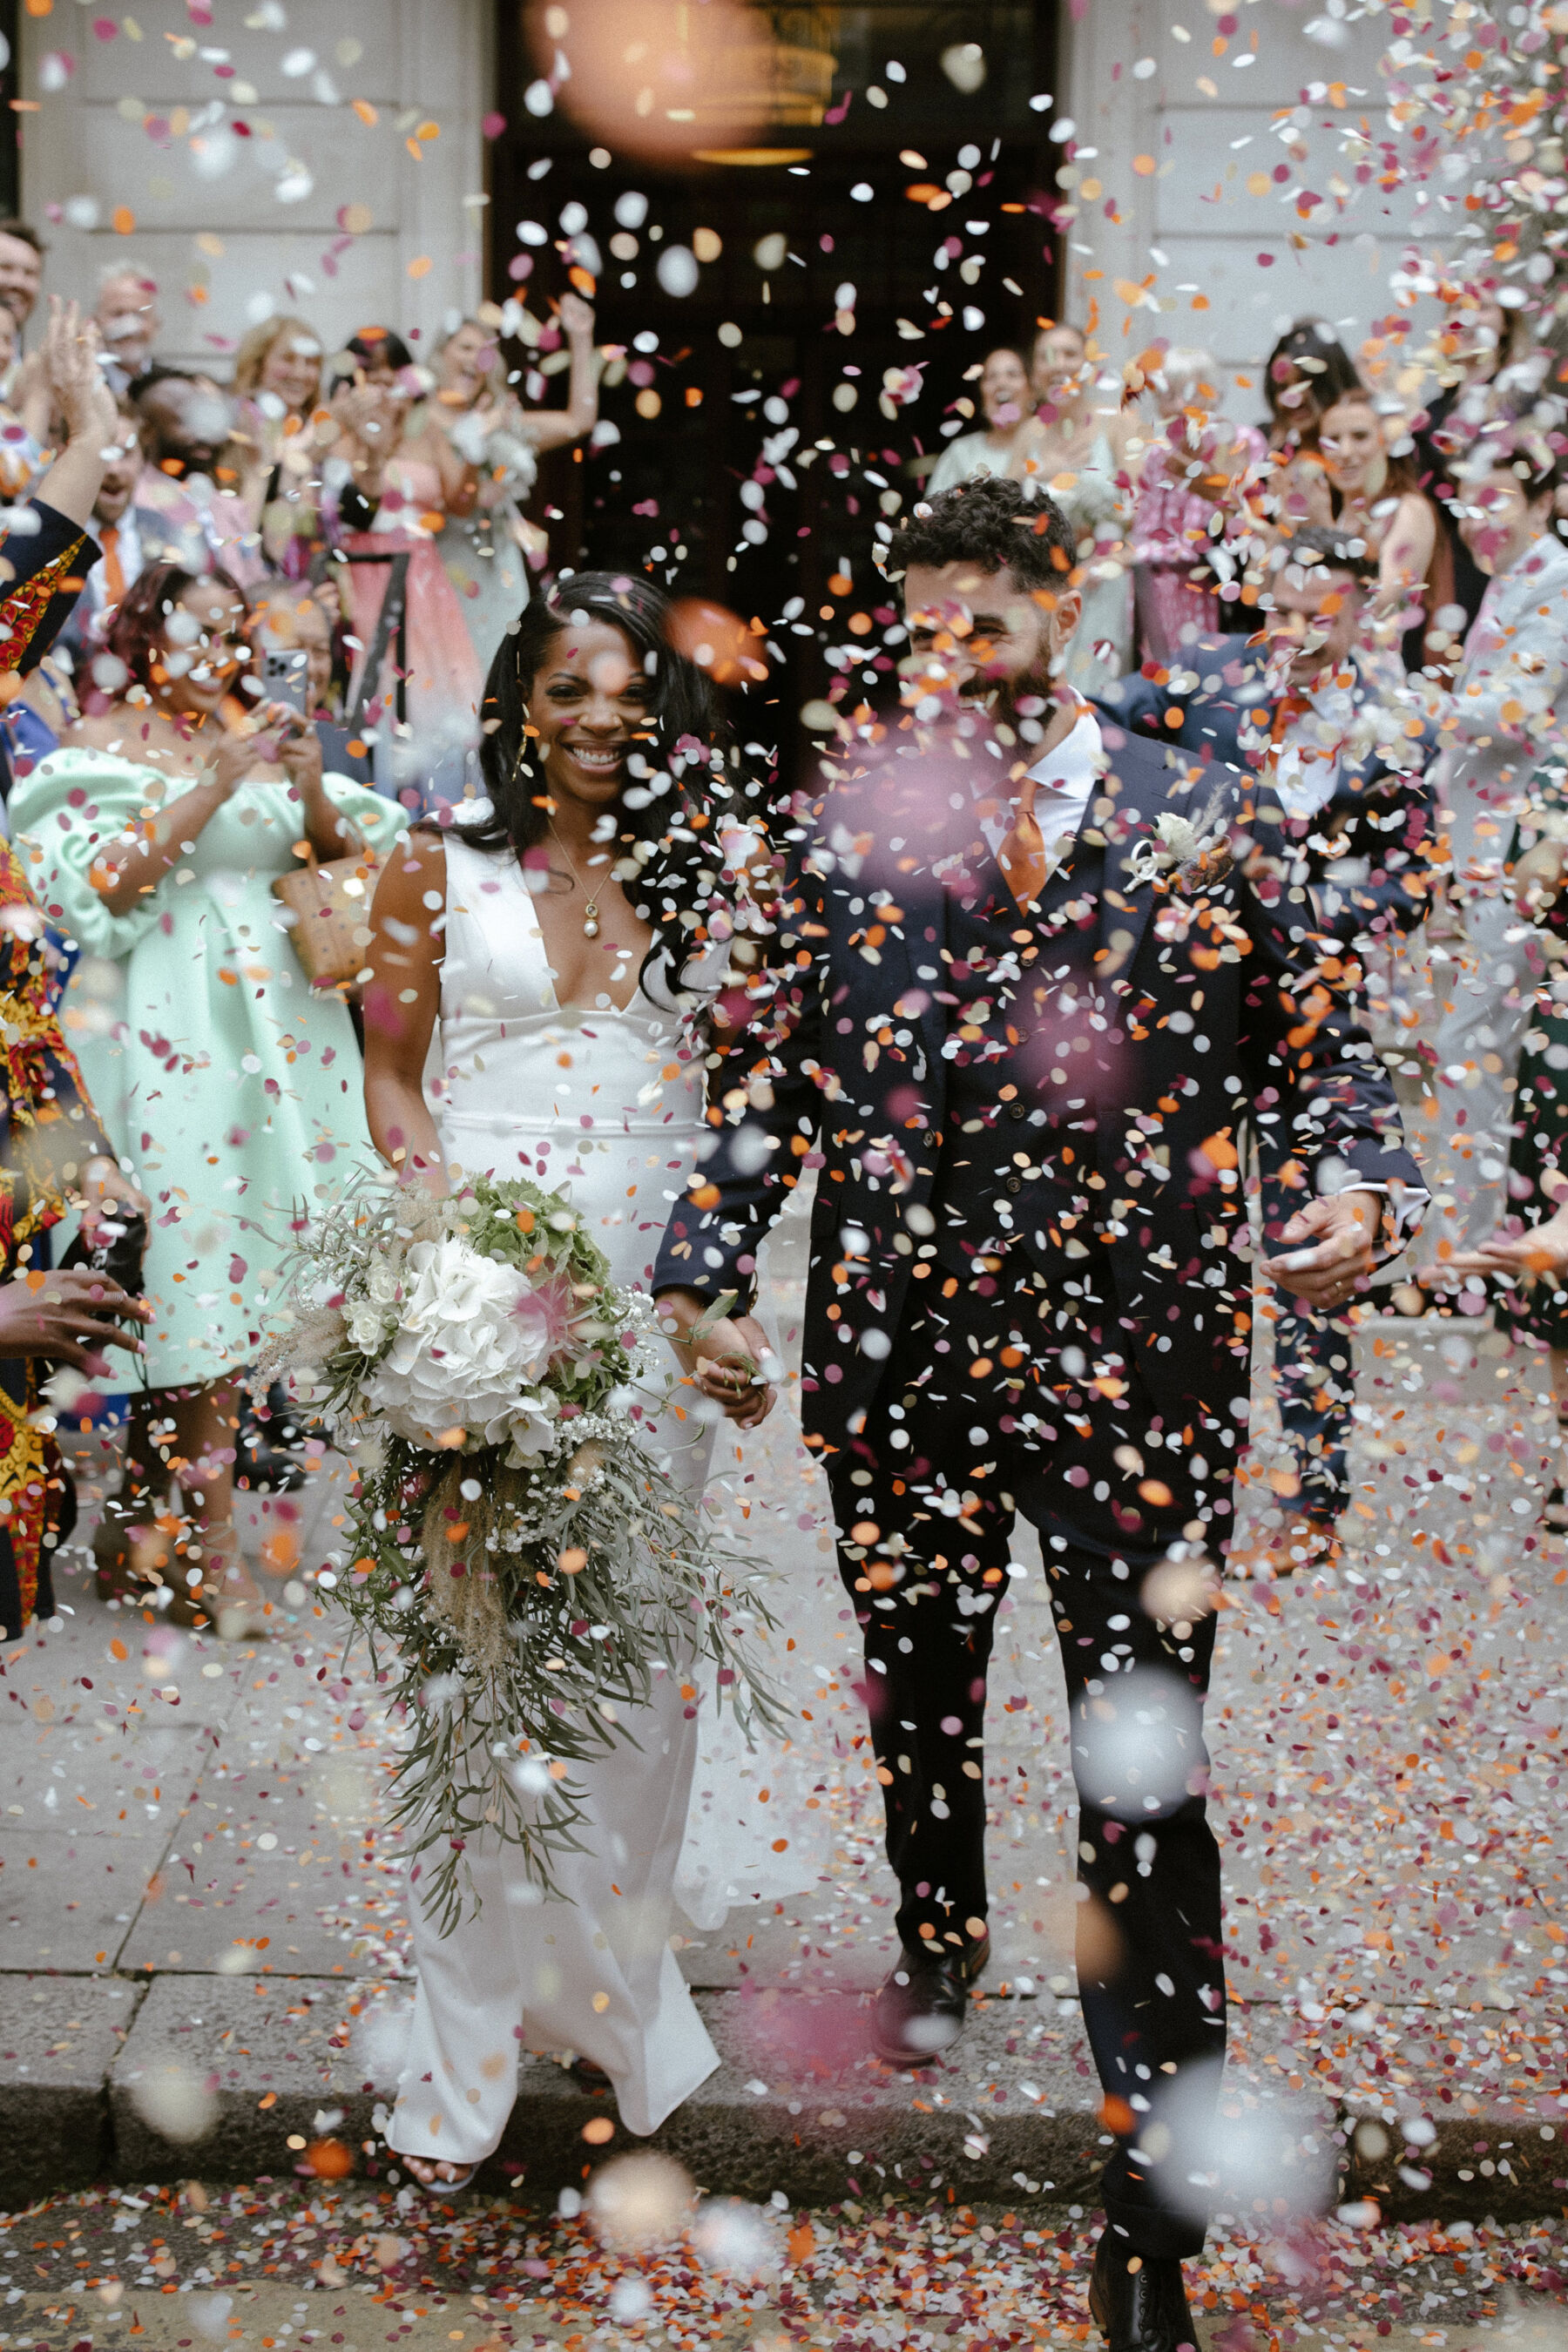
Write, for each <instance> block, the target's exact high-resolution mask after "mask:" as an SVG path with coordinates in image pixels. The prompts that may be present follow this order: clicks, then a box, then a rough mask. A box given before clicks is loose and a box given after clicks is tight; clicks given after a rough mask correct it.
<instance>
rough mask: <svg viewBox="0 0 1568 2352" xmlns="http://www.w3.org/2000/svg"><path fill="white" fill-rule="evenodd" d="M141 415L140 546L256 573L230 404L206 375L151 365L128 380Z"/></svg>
mask: <svg viewBox="0 0 1568 2352" xmlns="http://www.w3.org/2000/svg"><path fill="white" fill-rule="evenodd" d="M130 398H131V401H132V405H133V406H134V408H135V410H136V413H137V415H139V416H140V418H141V420H142V460H143V462H142V473H141V477H140V478H139V480H138V482H137V485H136V506H137V509H138V512H139V516H140V519H141V530H142V548H143V551H144V553H145V555H146V557H147V558H148V560H149V561H153V560H154V559H156V560H157V561H159V562H165V563H178V564H179V565H180V566H181V567H182V569H184V570H185V571H187V572H208V571H211V570H212V569H213V568H214V566H215V565H222V566H223V568H224V569H225V570H226V571H229V572H233V573H235V574H236V575H237V576H241V577H252V578H255V577H259V576H260V572H261V568H262V566H261V556H260V540H259V534H258V530H257V526H256V520H255V511H254V509H255V503H256V502H255V499H254V495H253V494H252V495H250V496H247V489H249V490H251V491H252V493H253V489H254V486H253V485H252V484H248V483H247V477H246V459H245V455H244V453H242V452H240V451H238V450H237V449H236V448H235V446H234V440H233V435H234V409H233V406H232V404H231V403H230V401H229V399H228V396H227V394H226V393H225V392H223V391H222V389H221V388H220V387H219V386H218V385H217V384H216V383H214V382H213V380H212V378H211V377H210V376H197V375H190V374H187V373H185V372H184V370H183V369H181V368H166V367H152V368H150V369H149V370H148V371H147V373H146V374H145V375H143V376H141V377H139V378H138V379H137V381H136V383H133V384H132V387H131V393H130Z"/></svg>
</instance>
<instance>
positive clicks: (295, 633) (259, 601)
mask: <svg viewBox="0 0 1568 2352" xmlns="http://www.w3.org/2000/svg"><path fill="white" fill-rule="evenodd" d="M331 602H332V590H331V583H325V584H324V585H323V586H322V587H321V588H320V589H317V588H313V587H312V586H311V585H310V582H309V581H305V580H271V581H268V582H267V583H265V584H264V585H263V586H262V587H260V588H258V590H257V591H256V594H255V602H254V604H253V605H252V608H251V613H250V620H249V624H248V629H249V636H250V641H251V643H252V645H253V646H255V648H256V651H257V653H258V656H261V658H262V660H265V656H267V655H268V653H272V652H279V653H291V654H295V655H298V656H301V657H302V664H303V677H304V689H305V696H304V709H305V716H306V718H307V719H309V720H310V724H311V726H312V727H313V728H314V729H315V730H316V740H317V742H318V743H319V744H320V745H321V763H322V766H323V767H324V768H325V770H326V772H327V773H328V774H329V775H332V776H349V777H352V778H353V781H354V782H355V783H360V784H374V782H375V768H374V761H373V760H372V758H371V753H370V748H369V746H368V745H367V744H365V743H363V742H362V741H361V740H359V739H358V738H356V737H355V736H354V735H353V732H352V730H351V729H350V728H349V726H348V724H347V722H346V720H345V719H344V718H343V716H342V698H341V696H340V694H339V691H338V662H337V654H336V647H335V646H334V644H333V635H332V620H331V615H330V612H329V606H330V605H331ZM250 684H251V685H252V686H254V687H255V688H257V691H258V697H259V698H261V699H263V700H264V699H265V695H264V694H263V693H262V692H261V677H260V672H259V668H258V670H257V674H256V676H255V677H252V678H251V680H250ZM351 744H352V745H353V749H352V750H351V748H350V746H351Z"/></svg>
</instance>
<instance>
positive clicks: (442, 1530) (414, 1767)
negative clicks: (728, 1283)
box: [264, 1178, 776, 1930]
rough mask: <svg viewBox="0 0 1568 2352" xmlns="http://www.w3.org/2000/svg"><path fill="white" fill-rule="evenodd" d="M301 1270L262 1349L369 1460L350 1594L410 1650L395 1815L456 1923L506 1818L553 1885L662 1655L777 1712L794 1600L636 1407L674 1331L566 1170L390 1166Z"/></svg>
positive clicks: (312, 1242) (335, 1215) (372, 1634)
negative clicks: (579, 1200) (784, 1612)
mask: <svg viewBox="0 0 1568 2352" xmlns="http://www.w3.org/2000/svg"><path fill="white" fill-rule="evenodd" d="M288 1272H289V1289H288V1294H287V1297H288V1317H287V1320H286V1322H285V1325H284V1328H282V1330H281V1331H280V1333H279V1336H278V1338H277V1339H274V1341H273V1342H272V1345H271V1349H270V1351H269V1360H268V1364H267V1365H266V1366H265V1367H264V1370H266V1371H267V1372H268V1373H270V1372H271V1371H272V1370H274V1369H275V1368H277V1367H282V1368H286V1369H287V1370H288V1371H289V1374H290V1376H291V1377H292V1379H293V1381H294V1382H295V1385H296V1387H297V1389H299V1391H300V1393H301V1394H308V1395H309V1398H310V1402H311V1403H312V1404H313V1406H314V1407H315V1409H316V1411H317V1412H319V1413H320V1414H321V1417H322V1419H323V1420H325V1421H326V1422H327V1423H329V1425H330V1426H331V1430H332V1433H333V1435H334V1437H335V1439H336V1441H337V1443H338V1444H340V1445H341V1446H342V1448H343V1450H344V1451H345V1452H347V1453H348V1454H351V1455H352V1456H353V1459H354V1460H355V1462H356V1464H357V1465H358V1470H359V1477H358V1484H357V1486H356V1489H355V1494H354V1501H353V1517H352V1521H351V1525H350V1528H349V1537H350V1540H351V1541H352V1543H353V1564H352V1566H351V1567H350V1569H349V1570H348V1573H347V1576H346V1578H345V1579H344V1580H343V1582H342V1600H343V1601H344V1604H345V1606H346V1608H347V1610H348V1612H349V1614H350V1615H351V1617H352V1618H353V1621H354V1623H355V1626H356V1628H357V1629H359V1630H360V1631H363V1633H364V1634H365V1635H366V1636H367V1638H368V1641H369V1643H370V1647H371V1653H372V1657H373V1660H374V1661H376V1662H377V1663H379V1661H380V1658H381V1655H382V1654H383V1652H384V1650H390V1651H392V1652H394V1653H395V1660H396V1667H395V1673H396V1681H395V1694H394V1695H395V1697H396V1698H397V1699H399V1700H400V1701H401V1702H402V1705H403V1707H404V1710H405V1719H406V1723H407V1727H408V1729H407V1733H406V1738H405V1752H404V1754H403V1756H402V1759H401V1761H400V1762H399V1764H398V1767H397V1770H396V1773H395V1780H394V1788H395V1801H394V1813H395V1818H396V1819H398V1820H399V1821H401V1822H403V1823H404V1824H405V1827H406V1828H407V1830H408V1831H409V1832H410V1835H411V1840H412V1843H413V1848H414V1859H415V1861H416V1864H417V1865H418V1868H419V1872H420V1878H421V1886H422V1892H423V1894H424V1895H425V1897H426V1901H427V1902H430V1901H432V1900H433V1905H434V1907H436V1908H437V1910H438V1913H439V1916H440V1917H441V1921H442V1925H443V1927H444V1928H445V1929H448V1930H449V1929H450V1927H452V1926H454V1925H455V1924H456V1923H457V1921H458V1918H460V1917H461V1916H462V1912H463V1908H464V1901H465V1895H466V1894H467V1892H468V1878H467V1874H466V1872H465V1870H464V1867H463V1860H462V1857H463V1851H464V1847H465V1845H466V1843H467V1842H468V1840H469V1839H471V1838H473V1837H476V1836H478V1835H479V1834H480V1833H481V1832H486V1831H489V1832H493V1833H495V1834H498V1835H500V1837H502V1838H503V1839H505V1840H507V1841H508V1842H509V1843H515V1844H517V1845H519V1846H521V1848H522V1850H523V1852H524V1854H525V1856H526V1858H527V1862H528V1865H529V1867H530V1868H531V1871H532V1872H533V1873H534V1874H535V1876H536V1877H537V1878H538V1879H539V1880H540V1882H541V1883H542V1884H543V1885H549V1884H550V1883H551V1862H552V1856H554V1855H556V1854H558V1853H560V1852H561V1851H562V1850H563V1848H570V1847H574V1846H576V1845H577V1843H578V1840H577V1838H576V1836H575V1834H574V1830H575V1824H576V1823H577V1822H578V1821H579V1820H580V1819H581V1804H580V1799H579V1795H578V1792H577V1791H576V1790H574V1786H573V1778H572V1774H573V1767H574V1765H576V1764H580V1763H582V1762H584V1761H585V1760H587V1759H591V1758H593V1757H594V1756H595V1755H599V1754H602V1753H603V1752H604V1750H605V1748H608V1747H609V1746H610V1745H611V1744H612V1742H613V1741H614V1740H615V1739H616V1738H626V1737H630V1736H631V1734H630V1731H629V1729H628V1727H627V1726H626V1719H625V1718H626V1712H627V1710H628V1709H632V1708H635V1707H637V1706H638V1705H639V1704H640V1703H642V1702H643V1701H645V1700H646V1699H647V1697H648V1696H649V1695H650V1693H651V1691H652V1688H653V1685H654V1678H655V1676H656V1675H659V1674H671V1675H677V1676H679V1677H681V1678H682V1679H684V1678H685V1677H686V1676H688V1675H689V1673H690V1671H691V1669H692V1667H693V1666H694V1665H696V1664H698V1663H699V1662H700V1661H706V1662H707V1663H708V1664H711V1665H712V1666H714V1667H715V1668H716V1669H717V1677H718V1685H719V1691H720V1696H721V1700H722V1698H723V1697H724V1696H729V1697H730V1698H731V1702H732V1704H733V1705H734V1706H735V1707H736V1710H737V1713H738V1714H739V1715H740V1717H741V1718H742V1721H743V1722H749V1721H750V1720H751V1719H752V1717H761V1718H762V1719H763V1720H765V1721H771V1720H773V1719H774V1718H775V1716H776V1709H775V1707H774V1704H773V1700H772V1699H771V1698H770V1696H769V1695H768V1693H767V1691H766V1689H765V1687H764V1686H763V1685H762V1684H761V1683H760V1682H759V1680H758V1678H757V1676H756V1675H755V1673H754V1672H752V1671H750V1670H749V1669H748V1667H747V1665H746V1664H745V1663H744V1662H743V1659H742V1652H741V1646H740V1644H741V1640H742V1636H743V1635H744V1634H745V1633H746V1632H747V1631H748V1630H751V1629H754V1628H757V1627H766V1626H767V1625H769V1624H770V1623H771V1622H772V1620H771V1618H770V1616H769V1615H768V1612H766V1610H765V1608H764V1607H763V1603H762V1602H761V1601H760V1600H759V1598H758V1596H757V1593H756V1591H755V1590H754V1580H755V1576H756V1570H755V1569H754V1568H753V1566H752V1563H751V1562H749V1561H747V1560H745V1559H742V1558H740V1557H738V1556H736V1555H733V1554H731V1553H730V1552H729V1551H728V1550H727V1549H725V1548H724V1547H723V1546H722V1545H721V1543H720V1541H719V1540H718V1538H717V1536H716V1533H715V1531H714V1529H713V1528H712V1527H711V1526H710V1524H709V1523H707V1522H705V1521H704V1519H703V1518H702V1517H701V1516H700V1511H699V1509H698V1507H697V1500H696V1498H693V1497H690V1496H687V1495H685V1494H684V1493H682V1491H681V1490H680V1489H679V1487H678V1486H676V1484H675V1482H674V1481H673V1480H672V1479H671V1478H670V1476H669V1475H668V1471H667V1470H666V1469H665V1467H664V1466H663V1465H662V1463H661V1462H660V1460H659V1458H658V1454H657V1453H656V1452H655V1450H654V1448H653V1446H652V1445H651V1444H649V1443H648V1440H647V1436H646V1435H645V1434H644V1433H643V1432H642V1430H641V1429H640V1427H639V1425H638V1424H639V1412H638V1407H637V1403H636V1402H635V1399H628V1398H627V1396H626V1393H625V1391H626V1384H627V1383H628V1382H629V1381H631V1380H632V1378H633V1376H634V1360H635V1357H636V1355H637V1350H638V1349H640V1348H642V1347H644V1346H646V1345H647V1344H649V1342H650V1341H653V1344H656V1345H662V1342H658V1341H657V1340H654V1336H653V1335H654V1317H653V1311H652V1308H651V1306H650V1305H649V1303H648V1302H647V1300H645V1299H641V1298H639V1297H637V1296H636V1295H635V1294H629V1293H626V1292H623V1291H618V1290H616V1288H615V1287H614V1286H612V1285H611V1282H610V1279H609V1269H608V1267H607V1265H606V1264H605V1258H604V1256H603V1255H602V1253H601V1252H600V1251H599V1250H598V1248H597V1247H596V1246H595V1244H594V1243H593V1242H592V1241H591V1240H590V1239H589V1238H588V1236H587V1234H585V1233H584V1231H583V1229H582V1226H581V1224H580V1223H579V1221H578V1219H577V1217H576V1215H575V1214H574V1212H573V1210H572V1207H571V1205H570V1203H569V1202H568V1201H566V1200H565V1199H564V1198H563V1195H561V1194H560V1193H556V1192H546V1191H544V1190H543V1189H542V1187H541V1186H539V1185H537V1184H531V1183H529V1182H527V1181H524V1180H521V1179H513V1180H511V1181H506V1182H500V1183H498V1182H493V1181H490V1180H489V1179H488V1178H482V1179H479V1181H475V1182H474V1183H472V1184H470V1185H469V1186H468V1188H467V1189H466V1190H465V1191H464V1192H461V1193H460V1194H458V1196H457V1197H455V1198H453V1199H448V1200H437V1199H435V1198H434V1197H432V1196H431V1195H430V1194H428V1193H426V1192H420V1191H418V1190H416V1189H411V1188H409V1187H406V1186H402V1185H398V1184H396V1183H395V1182H393V1181H390V1180H386V1181H371V1182H367V1183H364V1184H363V1185H360V1186H357V1187H354V1188H353V1189H351V1190H350V1191H349V1192H346V1193H345V1194H344V1195H343V1196H342V1198H340V1199H339V1200H338V1201H337V1202H334V1203H333V1204H332V1205H331V1206H330V1207H329V1208H328V1209H327V1210H325V1211H324V1213H322V1214H321V1215H320V1216H319V1217H317V1218H316V1219H315V1220H314V1221H313V1223H312V1224H311V1226H310V1230H309V1232H308V1234H306V1236H305V1238H304V1239H303V1240H302V1242H301V1243H300V1246H299V1248H298V1249H297V1250H296V1252H295V1254H294V1257H293V1260H292V1263H291V1265H290V1266H289V1269H288Z"/></svg>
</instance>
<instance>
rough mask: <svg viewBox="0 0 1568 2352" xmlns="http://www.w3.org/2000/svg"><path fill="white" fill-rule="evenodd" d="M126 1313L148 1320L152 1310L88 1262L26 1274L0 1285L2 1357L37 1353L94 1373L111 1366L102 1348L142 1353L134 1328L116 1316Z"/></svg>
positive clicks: (54, 1362) (48, 1359)
mask: <svg viewBox="0 0 1568 2352" xmlns="http://www.w3.org/2000/svg"><path fill="white" fill-rule="evenodd" d="M126 1315H129V1316H132V1317H134V1318H135V1319H136V1321H138V1322H140V1323H148V1322H151V1320H152V1318H153V1309H152V1308H151V1307H149V1306H148V1304H147V1302H146V1300H145V1299H144V1298H132V1297H131V1296H130V1294H129V1292H127V1291H124V1290H121V1287H120V1285H119V1284H118V1283H117V1282H111V1281H110V1279H109V1277H108V1276H107V1275H102V1274H94V1273H93V1271H92V1269H91V1268H90V1267H89V1266H84V1265H72V1266H62V1267H60V1268H58V1270H57V1271H56V1272H54V1273H52V1274H42V1275H38V1274H35V1275H26V1274H25V1275H23V1276H20V1277H19V1278H18V1279H17V1280H16V1281H15V1282H7V1283H5V1284H0V1358H9V1359H15V1358H16V1357H28V1356H34V1357H41V1358H43V1359H44V1360H45V1361H46V1362H48V1363H51V1364H71V1365H74V1366H75V1368H76V1370H78V1371H79V1372H86V1373H87V1374H88V1375H89V1378H96V1377H97V1376H98V1375H100V1373H102V1372H105V1371H107V1370H108V1369H109V1362H108V1359H107V1357H106V1356H105V1355H104V1352H103V1351H104V1349H106V1348H124V1349H128V1350H129V1352H130V1353H131V1354H132V1355H133V1356H139V1355H141V1354H142V1352H143V1350H142V1342H141V1340H140V1339H137V1337H136V1336H135V1334H134V1332H132V1331H122V1330H121V1329H120V1328H119V1324H118V1321H117V1319H116V1318H119V1317H121V1316H126Z"/></svg>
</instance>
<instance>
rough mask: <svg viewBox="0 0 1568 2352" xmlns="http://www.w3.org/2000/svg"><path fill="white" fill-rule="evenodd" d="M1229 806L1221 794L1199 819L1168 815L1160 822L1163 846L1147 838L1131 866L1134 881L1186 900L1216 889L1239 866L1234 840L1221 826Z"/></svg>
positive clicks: (1136, 849) (1156, 828) (1158, 819)
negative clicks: (1233, 850) (1198, 892)
mask: <svg viewBox="0 0 1568 2352" xmlns="http://www.w3.org/2000/svg"><path fill="white" fill-rule="evenodd" d="M1223 800H1224V795H1223V793H1215V796H1214V798H1213V799H1212V800H1211V801H1210V803H1209V804H1208V806H1207V808H1206V809H1205V811H1204V813H1203V814H1202V816H1200V817H1196V818H1194V817H1187V816H1178V815H1177V814H1175V812H1174V810H1173V809H1162V811H1161V812H1160V814H1159V815H1158V816H1157V817H1156V818H1155V819H1154V832H1155V833H1156V834H1157V835H1158V836H1159V839H1158V841H1157V842H1156V841H1155V840H1153V839H1152V838H1151V837H1150V836H1149V835H1144V837H1143V839H1142V841H1140V842H1139V843H1138V844H1137V845H1136V846H1135V847H1134V849H1133V851H1132V854H1131V856H1130V857H1129V859H1128V861H1127V866H1128V872H1129V874H1130V875H1131V878H1132V880H1133V881H1134V882H1135V883H1136V884H1137V885H1138V886H1139V887H1142V886H1143V885H1144V884H1145V883H1148V884H1152V887H1154V888H1155V889H1156V890H1161V891H1174V892H1176V893H1177V894H1179V895H1180V896H1182V897H1184V898H1190V897H1192V896H1193V895H1194V893H1195V892H1197V891H1200V890H1213V889H1216V888H1217V887H1218V886H1219V884H1220V883H1222V882H1223V881H1224V880H1225V878H1226V875H1227V874H1228V873H1229V872H1230V870H1231V867H1232V866H1234V865H1235V863H1236V858H1235V856H1234V854H1233V852H1232V850H1231V845H1230V835H1229V834H1228V832H1227V831H1226V827H1225V825H1224V824H1223V823H1222V822H1221V821H1220V810H1221V806H1222V803H1223Z"/></svg>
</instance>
